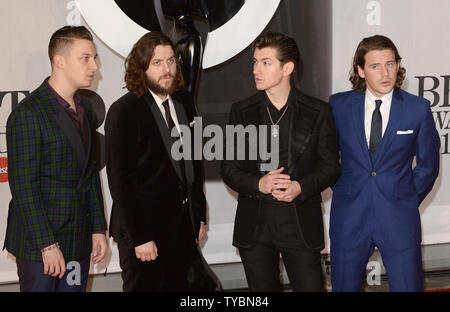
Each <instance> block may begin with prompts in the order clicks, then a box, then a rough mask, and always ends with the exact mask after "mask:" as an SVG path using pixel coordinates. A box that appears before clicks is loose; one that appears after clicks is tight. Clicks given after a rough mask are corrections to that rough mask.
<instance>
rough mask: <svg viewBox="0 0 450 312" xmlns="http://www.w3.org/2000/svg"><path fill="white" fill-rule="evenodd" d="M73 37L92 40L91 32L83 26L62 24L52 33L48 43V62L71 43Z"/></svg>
mask: <svg viewBox="0 0 450 312" xmlns="http://www.w3.org/2000/svg"><path fill="white" fill-rule="evenodd" d="M74 39H86V40H89V41H94V39H93V37H92V34H91V33H90V32H89V30H88V29H87V28H86V27H84V26H64V27H62V28H60V29H58V30H57V31H55V32H54V33H53V35H52V36H51V38H50V42H49V44H48V56H49V58H50V62H51V63H52V62H53V57H54V56H55V54H57V53H58V52H59V51H61V50H62V49H64V48H66V47H67V46H68V45H70V44H72V42H73V40H74Z"/></svg>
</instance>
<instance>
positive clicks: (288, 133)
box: [221, 32, 340, 291]
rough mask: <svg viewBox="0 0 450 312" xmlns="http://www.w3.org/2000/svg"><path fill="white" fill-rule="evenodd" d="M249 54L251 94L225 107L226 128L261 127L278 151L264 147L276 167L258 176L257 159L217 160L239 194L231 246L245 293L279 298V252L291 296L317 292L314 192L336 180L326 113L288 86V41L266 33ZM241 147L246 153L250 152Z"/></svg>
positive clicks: (291, 51)
mask: <svg viewBox="0 0 450 312" xmlns="http://www.w3.org/2000/svg"><path fill="white" fill-rule="evenodd" d="M253 48H254V55H253V74H254V78H255V83H256V88H257V89H258V90H259V92H258V93H257V94H255V95H253V96H251V97H250V98H247V99H245V100H243V101H241V102H238V103H235V104H233V106H232V108H231V113H230V121H229V124H230V125H235V126H236V125H243V126H244V127H248V126H249V125H257V126H259V125H267V126H268V137H270V136H273V137H274V138H275V139H278V140H279V145H278V151H276V150H273V149H274V148H275V147H274V146H272V147H271V148H272V154H273V152H278V156H279V166H278V169H274V170H271V171H269V172H266V171H262V170H261V168H262V167H264V166H261V165H264V164H263V163H262V162H261V158H262V157H258V159H257V160H251V159H249V158H248V157H247V158H245V159H244V160H236V159H232V160H230V159H225V160H224V161H223V163H222V170H221V172H222V176H223V179H224V181H225V183H226V184H228V185H229V186H230V187H231V188H232V189H233V190H235V191H236V192H238V193H239V197H238V207H237V212H236V220H235V227H234V235H233V245H234V246H236V247H237V248H239V253H240V256H241V259H242V262H243V264H244V269H245V274H246V277H247V282H248V284H249V288H250V290H251V291H280V279H279V275H280V271H279V260H280V253H281V256H282V258H283V262H284V265H285V267H286V271H287V274H288V277H289V280H290V283H291V285H292V288H293V290H294V291H321V290H322V289H323V279H322V267H321V256H320V251H321V250H322V249H323V248H324V231H323V221H322V209H321V195H320V193H321V192H322V191H323V190H325V189H326V188H327V187H329V186H331V185H333V184H334V183H335V182H336V180H337V178H338V176H339V174H340V169H339V155H338V144H337V137H336V130H335V127H334V120H333V115H332V112H331V107H330V105H329V104H328V103H325V102H322V101H320V100H318V99H314V98H312V97H309V96H306V95H304V94H303V93H301V92H300V91H299V90H297V89H296V88H295V87H294V86H293V85H292V84H291V76H292V74H293V73H294V72H295V71H296V70H298V67H299V64H300V53H299V50H298V48H297V45H296V43H295V40H294V39H292V38H289V37H287V36H285V35H283V34H279V33H272V32H269V33H265V34H262V35H261V36H260V37H258V38H257V39H256V40H255V42H254V44H253ZM258 135H261V133H259V134H258ZM248 142H249V140H246V146H245V148H246V150H248V149H249V148H252V146H249V144H248ZM268 143H269V142H268ZM268 145H269V144H268ZM268 145H267V146H268ZM228 148H229V147H228ZM260 150H261V148H260ZM263 150H264V149H263ZM237 152H238V153H241V154H242V151H237ZM225 155H226V153H225ZM247 155H248V153H247Z"/></svg>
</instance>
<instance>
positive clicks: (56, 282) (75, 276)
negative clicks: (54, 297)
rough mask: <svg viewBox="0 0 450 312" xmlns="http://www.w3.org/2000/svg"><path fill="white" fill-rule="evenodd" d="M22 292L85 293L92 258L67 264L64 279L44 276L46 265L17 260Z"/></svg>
mask: <svg viewBox="0 0 450 312" xmlns="http://www.w3.org/2000/svg"><path fill="white" fill-rule="evenodd" d="M16 263H17V275H18V276H19V285H20V291H21V292H84V291H86V285H87V280H88V276H89V265H90V258H89V257H88V258H85V259H82V260H78V261H69V262H67V263H66V273H65V274H64V276H63V278H62V279H59V278H58V277H52V276H50V275H46V274H44V263H42V262H32V261H27V260H24V259H19V258H17V259H16Z"/></svg>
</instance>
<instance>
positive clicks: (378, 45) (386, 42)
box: [349, 35, 406, 92]
mask: <svg viewBox="0 0 450 312" xmlns="http://www.w3.org/2000/svg"><path fill="white" fill-rule="evenodd" d="M373 50H391V51H392V52H394V55H395V61H396V62H397V63H398V62H400V61H401V60H402V58H401V56H400V54H399V53H398V50H397V47H396V46H395V44H394V43H393V42H392V40H391V39H389V38H388V37H385V36H381V35H375V36H372V37H367V38H364V39H363V40H362V41H361V42H360V43H359V45H358V48H357V49H356V52H355V56H354V57H353V67H352V71H351V73H350V79H349V80H350V82H351V83H352V89H353V90H355V91H357V92H365V91H366V88H367V86H366V80H365V79H364V78H361V77H360V76H359V73H358V66H359V67H361V68H364V66H365V65H366V58H365V57H366V54H367V53H369V52H370V51H373ZM405 76H406V69H405V68H404V67H400V68H399V70H398V73H397V81H396V83H395V88H398V89H400V88H401V87H402V84H403V81H404V80H405Z"/></svg>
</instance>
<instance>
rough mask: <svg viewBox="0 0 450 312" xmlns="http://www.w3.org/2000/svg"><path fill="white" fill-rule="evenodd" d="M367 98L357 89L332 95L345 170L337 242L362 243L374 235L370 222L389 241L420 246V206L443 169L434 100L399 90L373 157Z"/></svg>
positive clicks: (334, 219) (333, 233)
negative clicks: (368, 135)
mask: <svg viewBox="0 0 450 312" xmlns="http://www.w3.org/2000/svg"><path fill="white" fill-rule="evenodd" d="M364 102H365V93H358V92H355V91H349V92H344V93H338V94H335V95H333V96H331V97H330V103H331V105H332V109H333V113H334V118H335V122H336V130H337V134H338V138H339V149H340V153H341V170H342V174H341V176H340V178H339V179H338V181H337V183H336V185H335V186H334V188H333V199H332V204H331V216H330V238H331V243H332V244H333V243H337V244H340V245H344V246H348V245H351V246H357V245H358V243H362V242H363V240H364V239H366V238H367V236H368V235H369V233H367V229H368V228H369V227H368V225H369V224H370V225H371V226H370V228H372V229H373V228H376V229H377V233H378V235H380V237H381V239H382V241H383V243H384V244H386V246H390V247H392V248H405V247H413V246H417V245H418V244H420V242H421V225H420V215H419V210H418V206H419V205H420V203H421V202H422V201H423V199H424V198H425V197H426V196H427V194H428V193H429V192H430V190H431V189H432V187H433V184H434V182H435V180H436V178H437V176H438V173H439V158H440V155H439V149H440V139H439V135H438V133H437V131H436V126H435V123H434V120H433V117H432V114H431V110H430V102H429V101H427V100H425V99H423V98H419V97H417V96H414V95H412V94H409V93H407V92H405V91H402V90H397V89H396V90H394V93H393V97H392V104H391V111H390V116H389V122H388V125H387V128H386V131H385V133H384V135H383V138H382V140H381V143H380V145H379V146H378V149H377V151H376V153H375V155H374V157H373V158H371V157H370V154H369V150H368V146H367V141H366V135H365V129H364ZM414 156H415V157H416V166H415V167H414V168H413V160H414Z"/></svg>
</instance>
